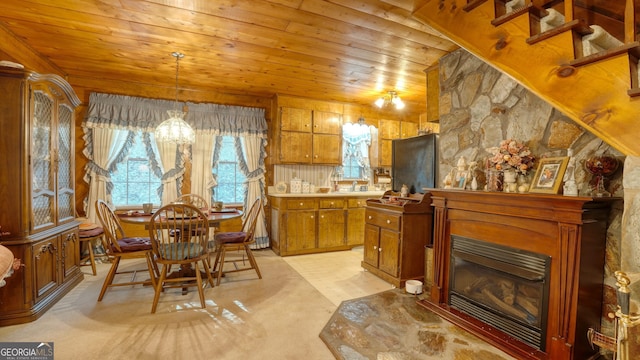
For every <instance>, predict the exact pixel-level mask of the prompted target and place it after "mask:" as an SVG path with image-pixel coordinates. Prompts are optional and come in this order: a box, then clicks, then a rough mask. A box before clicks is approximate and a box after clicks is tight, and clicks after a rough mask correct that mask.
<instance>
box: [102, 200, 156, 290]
mask: <svg viewBox="0 0 640 360" xmlns="http://www.w3.org/2000/svg"><path fill="white" fill-rule="evenodd" d="M96 212H97V213H98V220H100V223H101V224H102V229H103V231H104V240H105V246H106V249H105V251H106V253H107V256H109V257H110V258H111V259H112V262H111V268H110V269H109V273H107V277H106V278H105V279H104V283H103V284H102V290H100V295H99V296H98V301H102V298H103V297H104V294H105V292H106V291H107V288H109V287H113V286H130V285H137V284H151V285H153V286H154V287H155V285H156V277H157V275H158V267H157V265H156V263H155V261H154V259H153V254H152V247H151V241H150V239H149V238H146V237H128V236H126V234H125V233H124V230H123V229H122V225H121V224H120V219H119V218H118V216H117V215H116V214H115V213H114V212H113V210H112V209H111V207H109V205H108V204H107V203H106V202H105V201H104V200H97V201H96ZM140 258H144V259H146V261H147V270H148V271H149V276H150V279H149V280H136V274H137V272H138V271H140V270H139V269H138V270H128V271H118V266H119V265H120V260H122V259H140ZM119 274H133V275H132V277H131V281H127V282H117V283H114V282H113V280H114V278H115V276H116V275H119Z"/></svg>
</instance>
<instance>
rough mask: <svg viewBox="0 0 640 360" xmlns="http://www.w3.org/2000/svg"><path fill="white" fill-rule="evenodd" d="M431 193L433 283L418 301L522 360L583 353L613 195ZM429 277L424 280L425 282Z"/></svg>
mask: <svg viewBox="0 0 640 360" xmlns="http://www.w3.org/2000/svg"><path fill="white" fill-rule="evenodd" d="M430 192H431V199H432V206H434V243H433V269H432V274H433V276H432V279H430V280H431V284H432V285H431V289H430V293H429V296H428V299H426V300H422V301H421V302H420V304H421V305H423V306H425V307H426V308H428V309H430V310H432V311H435V312H437V313H438V314H440V315H441V316H443V317H444V318H446V319H448V320H450V321H452V322H453V323H455V324H457V325H459V326H461V327H463V328H464V329H466V330H468V331H471V332H473V333H475V334H476V335H478V336H479V337H481V338H483V339H485V340H486V341H488V342H489V343H491V344H493V345H495V346H496V347H498V348H500V349H502V350H503V351H505V352H507V353H510V354H511V355H512V356H514V357H516V358H518V359H553V360H557V359H589V358H591V357H593V356H595V355H597V349H596V350H593V349H591V347H590V346H589V344H588V343H587V338H586V331H587V329H588V328H589V327H594V328H599V325H600V320H601V315H602V306H603V305H602V303H603V280H604V261H605V246H606V245H605V243H606V229H607V219H608V214H609V211H610V208H611V205H612V204H613V203H614V202H615V201H617V200H619V199H616V198H598V199H593V198H590V197H568V196H560V195H546V194H545V195H543V194H509V193H498V192H484V191H463V190H441V189H433V190H431V191H430ZM427 282H428V281H427Z"/></svg>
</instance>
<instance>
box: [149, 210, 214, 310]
mask: <svg viewBox="0 0 640 360" xmlns="http://www.w3.org/2000/svg"><path fill="white" fill-rule="evenodd" d="M176 234H182V236H174V235H176ZM149 237H150V238H151V245H152V248H153V253H154V255H155V257H156V262H157V263H158V264H161V265H162V268H161V269H160V277H159V279H158V282H157V283H156V286H155V296H154V297H153V305H152V307H151V313H155V312H156V308H157V306H158V300H159V299H160V293H161V292H163V291H164V290H165V289H168V288H182V289H185V288H186V287H197V288H198V294H199V295H200V303H201V305H202V308H203V309H204V308H205V307H206V305H205V300H204V289H203V283H202V275H201V273H200V267H199V264H202V267H203V269H204V272H205V274H206V276H207V280H208V282H209V284H210V285H211V287H213V286H214V282H213V278H212V277H211V270H210V268H209V264H208V257H209V251H208V249H207V245H208V242H209V226H208V218H207V215H206V214H205V213H203V212H202V210H200V209H199V208H197V207H195V206H192V205H188V204H179V203H172V204H168V205H165V206H163V207H161V208H160V209H158V210H157V211H156V212H155V213H154V214H153V215H152V216H151V220H150V223H149ZM172 265H177V266H178V269H177V271H175V272H172V271H171V270H172Z"/></svg>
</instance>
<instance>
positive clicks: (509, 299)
mask: <svg viewBox="0 0 640 360" xmlns="http://www.w3.org/2000/svg"><path fill="white" fill-rule="evenodd" d="M498 285H500V289H501V290H502V301H504V302H505V303H507V304H509V305H513V301H514V300H515V297H516V294H515V284H514V283H513V281H510V280H507V279H499V280H498Z"/></svg>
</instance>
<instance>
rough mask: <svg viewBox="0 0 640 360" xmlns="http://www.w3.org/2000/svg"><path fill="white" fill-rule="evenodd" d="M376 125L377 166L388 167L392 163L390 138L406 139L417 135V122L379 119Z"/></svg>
mask: <svg viewBox="0 0 640 360" xmlns="http://www.w3.org/2000/svg"><path fill="white" fill-rule="evenodd" d="M378 125H379V130H378V147H379V149H378V164H377V166H380V167H390V166H391V165H392V164H391V162H392V161H391V159H392V147H391V143H392V140H394V139H406V138H409V137H413V136H416V135H418V124H417V123H414V122H410V121H399V120H387V119H380V121H379V122H378Z"/></svg>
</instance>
